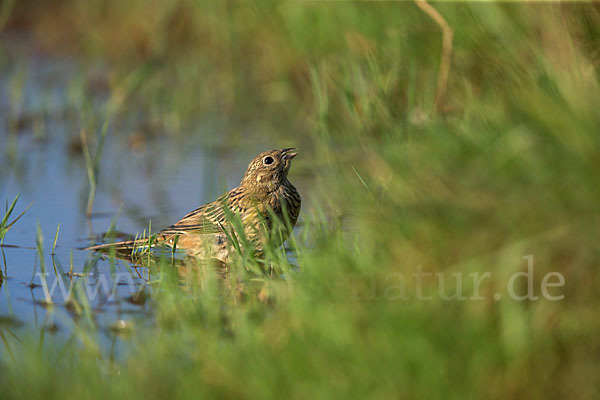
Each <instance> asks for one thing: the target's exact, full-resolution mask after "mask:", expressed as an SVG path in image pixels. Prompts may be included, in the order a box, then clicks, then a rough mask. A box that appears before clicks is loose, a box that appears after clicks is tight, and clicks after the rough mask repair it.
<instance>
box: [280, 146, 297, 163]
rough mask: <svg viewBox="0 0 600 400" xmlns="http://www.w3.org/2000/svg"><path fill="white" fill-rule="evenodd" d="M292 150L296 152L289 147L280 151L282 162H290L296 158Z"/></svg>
mask: <svg viewBox="0 0 600 400" xmlns="http://www.w3.org/2000/svg"><path fill="white" fill-rule="evenodd" d="M294 150H296V148H295V147H289V148H287V149H281V153H282V155H281V158H282V159H283V160H291V159H292V158H294V157H296V156H297V155H298V153H297V152H295V151H294Z"/></svg>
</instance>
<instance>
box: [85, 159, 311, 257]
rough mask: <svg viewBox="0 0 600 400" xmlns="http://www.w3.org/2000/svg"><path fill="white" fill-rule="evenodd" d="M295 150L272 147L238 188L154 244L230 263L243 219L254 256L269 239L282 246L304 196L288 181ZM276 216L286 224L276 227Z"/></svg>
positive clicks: (252, 165)
mask: <svg viewBox="0 0 600 400" xmlns="http://www.w3.org/2000/svg"><path fill="white" fill-rule="evenodd" d="M294 150H295V148H287V149H281V150H269V151H265V152H262V153H260V154H259V155H258V156H256V157H255V158H254V160H252V162H251V163H250V165H249V166H248V169H247V170H246V173H245V174H244V177H243V178H242V181H241V183H240V185H239V186H238V187H236V188H235V189H231V190H230V191H229V192H227V193H225V194H224V195H222V196H220V197H219V198H217V199H216V200H215V201H213V202H210V203H207V204H205V205H203V206H201V207H199V208H197V209H195V210H194V211H192V212H190V213H189V214H187V215H186V216H185V217H183V218H182V219H181V220H179V221H178V222H176V223H175V224H173V225H171V226H170V227H168V228H166V229H163V230H162V231H160V232H159V233H158V234H157V235H156V239H155V241H154V243H153V244H157V245H166V246H170V247H172V246H173V244H174V243H176V246H177V248H178V249H183V250H185V251H186V253H187V254H188V255H191V256H194V257H198V258H206V259H209V258H216V259H218V260H220V261H222V262H227V261H228V260H229V259H230V255H231V254H232V252H233V251H234V250H233V247H232V245H231V243H230V242H231V237H232V236H231V235H232V234H233V235H235V236H236V237H239V235H238V232H237V231H236V229H235V228H234V227H233V226H232V225H233V224H232V220H234V219H235V218H239V220H240V221H241V223H242V226H243V230H244V235H245V237H246V239H247V240H248V243H250V245H251V246H252V247H253V250H254V252H255V254H261V253H262V251H263V246H264V244H265V241H269V242H270V243H271V244H272V245H273V246H275V247H279V246H280V245H281V244H282V243H283V241H285V239H287V237H288V236H289V234H290V232H289V230H290V229H291V228H293V227H294V225H295V224H296V221H297V220H298V214H299V213H300V204H301V201H300V195H299V194H298V191H297V190H296V188H295V187H294V185H292V183H291V182H290V181H289V180H288V172H289V170H290V166H291V161H292V159H293V158H294V157H296V155H297V154H298V153H296V152H295V151H294ZM274 218H277V219H279V220H280V221H281V222H283V224H278V225H277V226H280V227H281V229H278V230H274V229H273V227H274V226H275V223H276V222H275V221H274ZM147 243H148V239H138V240H129V241H125V242H117V243H107V244H101V245H97V246H92V247H88V248H87V249H86V250H101V249H108V248H110V247H115V248H116V249H118V250H125V249H131V248H133V247H137V246H143V245H144V244H147Z"/></svg>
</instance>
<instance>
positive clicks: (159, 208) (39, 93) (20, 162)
mask: <svg viewBox="0 0 600 400" xmlns="http://www.w3.org/2000/svg"><path fill="white" fill-rule="evenodd" d="M21 68H24V67H22V66H16V67H14V68H12V69H9V71H8V72H7V73H5V74H3V76H4V77H3V78H2V79H1V80H0V107H1V109H2V113H1V114H0V115H1V116H0V129H3V131H2V132H0V140H1V143H2V148H1V150H0V156H1V157H2V158H1V161H0V201H6V202H8V203H9V204H10V202H11V201H12V200H13V198H14V197H15V195H16V194H18V193H20V194H21V196H20V199H19V201H18V203H17V207H16V209H15V212H14V213H13V218H14V217H15V216H17V215H18V214H19V213H20V212H21V211H23V210H24V209H25V207H26V206H27V205H28V204H30V203H32V205H31V208H29V210H28V211H27V212H26V213H25V215H24V216H23V217H22V218H21V219H20V220H19V221H18V222H17V223H16V224H15V225H14V226H13V227H12V228H11V229H10V231H9V232H8V233H7V235H6V238H5V241H4V243H5V245H4V247H2V253H3V254H2V255H3V260H2V264H1V265H2V270H3V274H4V276H5V279H4V281H3V283H2V286H1V287H0V332H3V334H9V335H12V336H15V337H19V335H22V334H23V333H31V332H40V338H46V339H45V340H69V337H70V336H71V334H72V329H73V323H74V319H77V318H80V317H79V316H77V315H76V313H73V312H72V310H71V309H70V308H69V307H68V303H67V302H66V301H65V300H66V297H67V298H68V296H65V294H64V293H63V290H61V289H65V290H67V288H68V286H69V284H70V283H71V282H72V281H77V280H83V282H84V286H83V287H84V288H85V289H86V290H87V293H88V296H87V297H88V298H89V300H90V307H91V309H92V310H93V319H94V321H95V323H96V325H97V326H98V328H99V330H98V331H99V332H100V334H101V335H102V336H103V337H102V338H100V340H101V341H102V342H103V343H104V344H105V345H107V346H110V348H111V349H114V348H118V342H119V339H118V335H117V334H118V333H119V332H122V331H123V329H121V328H119V327H120V326H121V327H122V325H123V324H125V328H126V327H127V326H128V324H129V323H134V324H135V325H137V326H139V325H142V326H143V325H144V324H148V323H151V320H152V313H151V311H150V310H149V309H148V306H147V304H145V303H144V302H142V301H140V302H136V301H132V300H131V298H132V293H135V292H136V291H137V290H139V288H140V287H141V285H143V283H144V282H145V276H146V274H147V271H145V269H144V268H138V269H134V268H132V266H131V265H130V264H128V263H126V262H123V261H117V262H116V263H115V265H114V266H111V263H110V262H109V261H108V259H106V258H100V259H99V260H96V259H95V258H97V255H94V254H93V253H92V252H90V251H85V250H81V248H83V247H85V246H87V245H89V244H90V243H93V242H94V241H95V240H99V239H100V238H101V234H102V233H103V232H106V231H107V230H108V229H109V227H110V225H111V222H112V221H116V229H117V230H118V231H121V232H127V233H133V234H135V233H136V232H141V231H143V230H144V229H148V221H152V227H153V231H156V230H158V229H160V228H162V227H165V226H168V225H170V224H171V223H173V222H175V221H177V220H178V219H179V218H181V217H182V216H183V215H185V214H186V213H187V212H189V211H191V210H193V209H195V208H196V207H198V206H199V205H201V204H203V203H205V202H207V201H210V200H212V199H214V198H216V196H217V195H219V194H221V193H223V192H224V191H225V190H226V189H227V188H231V187H234V186H236V185H237V184H238V183H239V180H240V179H241V177H242V175H243V172H244V170H245V167H246V166H247V163H248V161H249V160H250V159H252V157H254V156H255V155H256V154H257V153H258V152H260V151H262V150H265V149H267V148H269V146H265V145H264V144H262V143H255V144H250V145H244V146H239V147H238V146H236V147H232V148H227V147H223V146H219V143H220V141H222V140H223V138H222V137H221V135H220V132H219V128H218V127H216V125H215V124H214V123H210V124H206V125H202V124H199V125H198V126H197V128H195V129H197V130H198V131H195V132H188V134H187V135H180V136H177V138H174V136H172V135H164V137H161V136H160V135H158V137H157V138H154V139H152V140H146V138H145V136H144V135H139V134H135V133H132V132H135V131H136V129H138V126H136V124H135V123H133V124H129V125H128V124H127V123H120V124H114V123H113V124H110V125H109V130H108V134H107V140H106V143H105V146H104V149H103V156H102V158H101V162H100V168H99V170H100V175H99V180H98V189H97V192H96V196H95V202H94V209H93V214H92V217H91V218H87V217H86V215H85V214H86V213H85V211H86V204H87V199H88V194H89V181H88V176H87V170H86V164H85V160H84V157H83V154H82V152H81V151H80V143H79V137H80V136H79V130H80V129H81V126H82V123H81V115H80V113H83V112H89V110H87V111H86V110H84V109H83V108H80V105H79V104H77V102H75V101H73V97H74V96H73V95H72V93H71V94H70V91H69V90H70V89H68V88H69V87H71V86H72V80H73V79H74V78H73V73H74V71H77V68H76V66H74V65H72V64H70V63H68V62H64V61H58V62H57V61H49V60H42V61H41V62H40V61H34V62H30V63H29V64H27V68H26V72H22V69H21ZM75 79H77V78H75ZM16 93H17V94H16ZM75 97H76V96H75ZM105 101H106V96H105V95H104V94H103V93H102V92H100V93H98V94H97V97H96V98H93V99H92V105H93V107H94V108H93V110H92V112H93V113H96V115H95V117H96V118H97V120H99V121H101V120H102V118H103V116H104V115H105V114H104V109H103V108H102V106H101V105H102V104H103V102H105ZM96 108H97V109H96ZM115 126H116V127H115ZM87 135H88V137H89V138H90V142H92V144H94V143H95V142H94V140H93V137H94V136H98V132H87ZM265 140H268V139H265ZM219 149H221V150H219ZM223 149H224V150H223ZM2 214H4V212H2ZM11 220H12V218H11ZM38 224H39V227H40V229H41V232H42V233H43V238H44V242H43V246H42V247H43V255H44V259H43V261H44V264H45V269H46V271H47V272H48V275H47V278H46V279H47V281H46V282H44V280H43V279H42V277H41V276H40V275H39V274H38V273H40V272H41V263H40V260H39V259H38V250H37V249H36V239H37V234H36V231H37V227H38ZM59 225H60V229H59V235H58V240H57V244H56V248H55V251H54V254H52V249H53V241H54V237H55V234H56V231H57V227H58V226H59ZM96 262H97V263H96ZM90 266H92V267H90ZM71 268H72V272H73V274H74V275H72V277H73V279H70V278H69V277H68V276H67V275H65V274H64V273H66V272H67V271H69V270H70V269H71ZM55 270H56V272H55ZM61 271H62V273H61ZM78 274H80V275H81V276H78ZM115 279H116V280H118V281H119V282H118V283H115ZM57 282H64V283H65V285H66V286H65V287H61V286H56V287H55V290H54V292H53V293H52V295H51V297H52V301H53V303H54V306H53V307H48V306H47V304H46V297H47V296H48V294H49V293H50V292H51V290H50V289H51V288H52V287H53V286H54V285H56V284H57ZM99 284H104V285H106V287H108V288H109V290H108V291H106V290H103V289H101V290H100V291H99V292H98V293H99V294H97V295H94V289H95V288H96V287H97V285H99ZM44 285H46V288H45V287H44ZM107 294H108V295H107ZM48 338H51V339H48Z"/></svg>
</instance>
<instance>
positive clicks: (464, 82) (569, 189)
mask: <svg viewBox="0 0 600 400" xmlns="http://www.w3.org/2000/svg"><path fill="white" fill-rule="evenodd" d="M4 4H5V5H6V4H7V3H4ZM12 4H13V6H14V7H12V8H10V10H9V11H7V12H10V17H9V18H8V20H7V22H6V24H5V26H4V34H3V35H4V36H3V41H4V42H5V45H6V46H8V47H11V48H12V49H11V51H10V53H8V52H6V53H4V57H3V59H2V65H3V67H4V68H8V67H10V66H11V65H14V63H15V62H17V61H18V60H23V59H25V60H29V59H30V58H31V57H33V56H32V55H31V54H32V53H31V52H32V51H34V53H33V54H47V53H50V54H53V55H56V54H59V55H61V56H64V57H73V58H75V59H77V60H78V61H79V62H81V63H82V64H83V65H85V66H88V68H89V71H97V69H96V70H95V69H93V68H92V67H94V68H98V66H100V68H101V71H102V73H101V74H92V73H90V75H88V76H84V86H83V89H82V91H83V92H82V93H83V95H82V96H83V97H84V98H85V95H86V93H90V92H92V91H96V90H100V91H104V92H105V93H106V94H107V96H108V97H109V98H112V99H116V100H114V104H116V105H114V107H115V109H114V110H115V113H116V114H115V115H117V122H116V123H117V124H119V123H120V122H119V121H121V123H122V121H126V120H130V119H131V118H134V119H137V120H139V121H142V122H143V124H142V125H143V126H146V127H148V126H152V127H153V129H152V130H150V129H147V130H145V131H143V133H144V134H145V135H146V136H148V137H149V140H151V137H152V135H153V134H156V133H155V132H158V134H161V135H167V136H169V137H171V138H172V140H173V141H177V140H179V139H178V138H180V137H181V135H185V134H187V133H189V132H190V131H192V132H193V129H192V128H190V127H193V126H194V124H196V123H198V122H199V121H202V120H204V119H206V118H217V119H221V120H229V119H232V120H236V121H239V122H240V123H242V124H248V126H253V127H259V128H260V129H265V131H269V132H272V131H273V130H276V131H279V132H280V133H279V135H273V136H268V137H269V138H270V139H271V140H276V139H277V138H280V139H282V140H286V141H290V140H291V141H294V142H297V143H298V147H301V148H302V150H303V153H302V157H303V158H304V161H303V163H304V166H308V167H306V168H307V169H308V170H309V171H310V173H311V174H312V176H314V182H315V186H314V192H313V193H302V195H303V196H304V197H305V198H310V199H312V200H313V201H312V204H313V205H315V206H312V207H311V209H305V210H304V215H303V221H304V222H305V225H304V226H303V227H302V228H300V229H299V232H298V237H299V240H298V243H299V244H298V245H297V246H293V247H296V250H297V253H298V264H299V266H300V271H299V272H297V271H296V272H294V271H288V273H286V274H285V275H286V276H285V279H284V280H279V279H274V278H270V277H257V276H254V275H252V276H250V275H248V274H247V273H245V272H244V269H243V268H233V270H234V275H233V276H234V277H235V276H236V274H239V275H240V276H242V278H243V279H241V280H242V282H243V284H240V283H239V282H238V279H236V278H231V279H230V280H226V281H222V280H220V279H219V278H217V277H216V276H215V274H213V273H211V272H210V271H208V272H206V276H205V277H204V279H203V281H202V284H201V285H200V287H194V288H192V289H190V290H187V291H184V290H181V289H180V288H179V286H178V285H173V284H172V280H170V279H167V278H163V281H161V283H160V285H161V288H163V290H162V291H161V294H160V295H159V296H158V297H157V298H156V301H155V302H154V303H153V306H154V308H155V313H156V324H155V326H154V327H153V328H151V329H148V330H144V331H143V332H139V331H136V332H135V333H134V334H133V335H131V337H130V339H129V341H128V343H129V345H130V346H131V347H132V350H131V352H130V354H129V355H128V356H127V357H126V358H125V359H124V360H120V361H118V362H114V361H113V360H111V359H109V358H107V357H105V356H104V355H103V354H102V352H101V351H99V349H98V344H97V343H96V342H95V340H94V335H95V328H94V325H93V324H89V323H85V321H84V322H82V324H81V325H82V326H81V328H80V329H78V330H77V331H76V332H75V335H74V340H73V341H72V342H69V343H67V345H64V346H62V347H60V348H53V347H46V348H44V349H43V351H39V349H38V347H37V346H36V345H35V344H34V343H35V340H34V338H31V339H25V342H24V343H22V342H19V341H17V340H13V338H11V337H4V336H3V337H2V339H3V343H4V346H5V347H6V348H9V349H10V350H9V351H3V352H2V354H3V358H2V362H1V364H0V385H1V386H2V391H3V394H4V396H6V397H28V398H44V399H48V398H63V397H65V396H67V397H75V396H77V397H84V398H106V397H112V396H117V395H118V396H123V397H125V396H127V397H129V398H164V397H173V398H192V397H199V396H210V397H223V398H231V397H238V398H245V397H261V398H267V397H270V398H281V397H289V398H329V397H343V398H348V397H352V398H366V397H369V398H386V397H401V396H404V397H408V398H432V397H434V398H461V399H462V398H507V397H509V398H513V397H527V398H542V397H544V398H547V397H556V398H564V397H578V398H579V397H581V398H594V397H597V396H598V387H597V382H598V379H599V378H600V364H599V363H598V350H599V348H600V340H599V339H598V335H597V332H598V331H599V329H600V318H599V317H598V312H597V310H598V306H599V301H598V290H597V287H598V285H599V284H600V273H598V260H599V259H600V257H599V256H600V254H599V253H600V248H599V247H598V237H599V233H598V227H599V226H600V213H599V212H598V204H599V203H600V175H599V174H598V170H599V169H600V135H598V130H599V127H600V112H598V110H600V87H599V84H598V78H599V63H600V53H599V51H598V49H599V48H600V8H598V6H597V5H595V4H568V5H567V4H494V3H490V4H435V7H436V8H437V9H438V10H439V11H440V13H441V14H442V15H443V16H444V17H445V18H446V20H447V21H448V24H449V26H450V27H451V28H452V30H453V33H454V41H453V58H452V64H451V69H450V76H449V83H448V89H447V93H446V96H445V97H444V100H443V104H442V106H441V107H440V108H439V109H438V110H436V109H435V108H434V105H433V100H434V97H435V88H436V84H437V71H438V67H439V59H440V51H441V35H440V32H439V29H438V27H437V25H436V24H435V23H434V22H433V21H432V20H431V19H430V18H429V17H428V16H427V15H426V14H424V13H423V12H422V11H421V10H420V9H419V8H418V7H416V6H415V5H414V4H412V3H394V2H389V3H387V2H386V3H370V2H283V3H282V2H276V1H261V2H250V1H249V2H231V1H219V2H206V3H200V2H192V1H151V2H148V1H128V2H119V1H108V0H102V1H91V2H75V1H55V2H52V3H51V4H47V3H39V2H33V1H23V2H21V1H19V2H14V3H12ZM6 8H7V9H8V8H9V6H6ZM16 37H19V38H25V39H26V40H25V42H26V44H19V45H18V46H17V45H15V44H14V43H15V42H12V41H11V43H7V41H9V38H16ZM11 40H12V39H11ZM32 49H33V50H32ZM9 54H10V56H9ZM15 54H17V55H16V56H15ZM15 58H16V59H15ZM84 70H85V69H84ZM132 76H133V77H136V79H132ZM124 82H128V83H127V84H124ZM131 82H134V83H133V84H132V83H131ZM124 88H126V89H124ZM125 99H126V100H127V101H125ZM7 134H10V132H9V133H7ZM77 134H78V131H77ZM247 135H248V133H247V132H246V131H244V130H239V131H236V132H232V133H230V134H229V135H227V136H225V135H224V136H223V137H222V138H205V137H203V138H200V137H199V138H198V140H206V141H217V142H219V143H223V145H227V143H236V141H240V142H242V143H243V142H244V141H264V140H265V139H264V138H261V137H258V135H254V136H252V134H250V135H251V136H249V137H246V136H247ZM271 135H272V134H271ZM293 174H294V171H293V170H292V173H291V178H292V181H293ZM316 205H318V206H316ZM527 255H533V256H534V261H535V264H534V266H535V272H534V275H533V282H534V292H535V295H537V296H539V299H538V300H536V301H515V300H512V299H510V298H508V297H507V296H506V285H507V281H508V280H509V278H510V276H511V275H512V274H514V273H516V272H519V271H525V270H526V265H527V264H526V261H525V260H524V259H523V258H522V257H524V256H527ZM419 266H421V267H422V269H423V271H427V272H430V273H444V275H443V277H444V278H445V281H444V283H445V285H444V290H445V293H447V294H448V295H450V294H452V293H455V292H456V291H457V290H462V293H463V294H464V295H465V296H467V297H470V296H472V295H473V293H474V292H473V290H474V289H473V283H472V280H471V278H468V274H469V273H474V272H477V273H480V274H482V273H484V272H490V273H491V278H489V279H488V280H486V281H484V282H483V284H482V285H481V290H480V295H481V296H482V297H484V298H485V300H468V299H467V300H457V299H454V300H449V301H444V300H443V299H442V298H440V296H439V295H437V293H438V291H439V290H440V287H441V285H440V284H439V283H438V280H437V277H429V278H425V279H424V284H423V292H424V294H431V295H433V298H432V299H431V300H420V299H418V298H417V282H416V281H415V278H414V277H413V274H414V273H415V272H416V271H417V268H418V267H419ZM162 269H163V272H164V270H168V268H164V266H163V268H162ZM238 270H239V271H238ZM549 272H560V273H561V274H562V275H563V276H564V279H565V282H566V283H565V286H564V287H560V288H553V290H552V293H553V294H554V293H556V294H564V299H562V300H560V301H549V300H547V299H545V298H544V297H543V296H542V295H541V294H540V284H541V281H542V279H543V277H544V275H545V274H547V273H549ZM453 273H460V274H463V275H462V276H464V279H463V281H462V287H460V288H459V287H457V285H456V283H455V282H456V281H455V278H454V276H453V275H452V274H453ZM402 278H404V279H402ZM521 283H523V281H521ZM526 289H527V288H526V285H522V286H520V287H519V293H524V292H525V291H526ZM495 293H501V294H502V296H503V298H502V299H501V300H499V301H495V300H494V297H493V295H494V294H495ZM403 294H405V295H406V297H408V299H403V298H402V295H403Z"/></svg>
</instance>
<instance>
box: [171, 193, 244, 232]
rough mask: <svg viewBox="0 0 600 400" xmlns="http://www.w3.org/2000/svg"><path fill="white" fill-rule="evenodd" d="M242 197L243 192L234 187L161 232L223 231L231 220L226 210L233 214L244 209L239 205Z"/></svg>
mask: <svg viewBox="0 0 600 400" xmlns="http://www.w3.org/2000/svg"><path fill="white" fill-rule="evenodd" d="M241 197H243V192H242V190H241V189H240V188H239V187H237V188H235V189H232V190H231V191H229V192H228V193H225V194H224V195H222V196H220V197H219V198H218V199H216V200H215V201H213V202H211V203H208V204H205V205H203V206H201V207H199V208H197V209H195V210H194V211H192V212H190V213H189V214H187V215H186V216H185V217H183V218H182V219H181V220H179V221H178V222H176V223H175V224H173V225H171V226H170V227H168V228H166V229H164V230H162V231H161V234H164V235H182V234H210V233H221V232H223V229H224V227H226V226H227V225H228V222H229V221H228V218H227V217H228V215H227V212H226V210H228V211H229V212H230V213H233V214H237V213H240V212H241V211H243V210H242V209H241V208H240V206H239V199H240V198H241ZM230 215H231V214H230Z"/></svg>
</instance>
